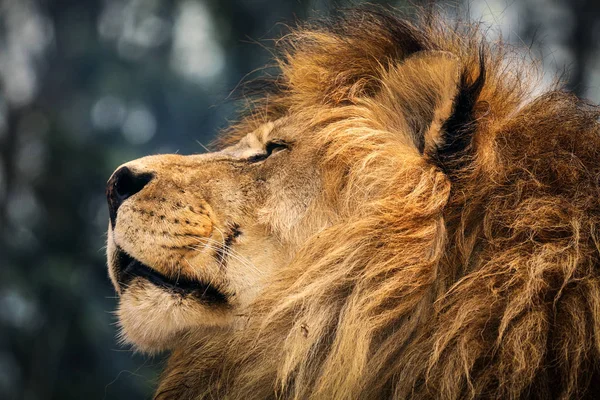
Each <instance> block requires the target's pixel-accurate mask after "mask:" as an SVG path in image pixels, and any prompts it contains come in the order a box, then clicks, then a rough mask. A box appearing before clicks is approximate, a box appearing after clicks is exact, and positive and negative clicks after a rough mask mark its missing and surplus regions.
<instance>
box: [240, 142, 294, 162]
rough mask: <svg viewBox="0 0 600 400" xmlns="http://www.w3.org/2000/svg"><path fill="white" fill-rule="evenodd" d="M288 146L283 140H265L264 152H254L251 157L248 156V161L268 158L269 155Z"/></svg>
mask: <svg viewBox="0 0 600 400" xmlns="http://www.w3.org/2000/svg"><path fill="white" fill-rule="evenodd" d="M288 148H289V145H288V144H287V143H285V142H279V141H277V142H275V141H273V142H267V144H266V145H265V152H264V153H261V154H256V155H254V156H252V157H249V158H248V162H258V161H263V160H266V159H267V158H269V157H270V156H271V155H273V154H276V153H279V152H280V151H283V150H286V149H288Z"/></svg>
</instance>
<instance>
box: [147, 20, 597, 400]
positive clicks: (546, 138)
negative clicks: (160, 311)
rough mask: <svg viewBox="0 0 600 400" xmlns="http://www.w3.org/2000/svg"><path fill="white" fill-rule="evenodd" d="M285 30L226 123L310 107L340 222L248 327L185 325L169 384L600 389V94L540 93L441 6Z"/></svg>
mask: <svg viewBox="0 0 600 400" xmlns="http://www.w3.org/2000/svg"><path fill="white" fill-rule="evenodd" d="M277 46H278V54H279V57H278V58H277V62H278V65H279V68H280V74H279V75H278V76H277V77H276V78H274V79H271V81H269V82H266V83H264V84H261V85H259V86H260V90H261V93H262V95H260V96H259V97H251V96H254V94H253V93H248V94H247V95H248V97H249V98H251V99H252V100H251V102H250V104H251V110H250V112H248V113H247V115H246V116H245V117H243V118H242V119H241V121H240V122H239V123H237V124H235V125H234V126H233V127H232V128H231V129H230V130H229V131H228V132H225V133H224V138H223V139H222V140H223V142H225V143H228V142H234V141H236V140H238V139H239V138H240V137H241V136H243V135H244V134H245V132H249V131H251V130H253V129H255V128H256V126H258V124H260V123H263V122H264V121H265V120H276V119H278V118H281V117H284V116H289V115H293V116H295V117H296V120H304V121H310V122H307V124H309V125H310V126H311V128H310V129H307V132H308V133H307V134H306V137H305V138H304V139H303V140H308V141H311V142H312V143H313V144H314V147H315V149H319V150H318V151H322V152H323V155H322V159H323V165H322V166H321V168H322V170H323V171H324V172H323V176H324V178H323V179H324V182H325V183H324V190H325V191H326V192H327V195H328V198H329V199H330V201H331V203H332V204H334V206H333V207H334V208H335V210H336V213H337V216H338V218H339V219H338V220H337V221H338V222H336V223H333V224H332V225H331V226H330V227H328V228H327V229H324V230H323V231H321V232H319V233H318V234H316V235H314V236H313V237H311V238H310V239H309V240H308V242H307V243H304V244H303V245H302V248H301V250H300V251H299V252H298V254H296V255H295V257H294V259H293V260H292V261H291V262H290V263H289V264H287V265H285V266H282V267H281V271H279V273H278V274H277V276H276V278H274V279H273V280H272V281H271V282H269V283H268V284H266V285H265V287H264V288H263V289H262V291H261V292H260V294H259V295H258V296H257V299H256V300H255V301H254V302H253V303H252V304H251V305H250V306H249V309H248V310H247V312H246V313H245V315H247V320H246V321H245V322H244V324H243V326H239V324H238V325H237V326H235V327H232V328H230V329H223V331H220V332H219V333H218V334H212V335H198V336H193V335H190V336H189V338H188V339H186V340H182V341H181V342H180V344H179V347H178V348H175V349H174V350H173V352H172V355H171V357H170V360H169V362H168V365H167V368H166V370H165V372H164V374H163V376H162V378H161V381H160V385H159V388H158V390H157V392H156V398H158V399H163V398H177V399H202V398H229V399H267V398H285V399H385V398H394V399H404V398H411V399H425V398H441V399H464V398H497V399H516V398H539V399H546V398H560V399H570V398H600V263H599V261H600V260H599V256H600V254H599V249H600V247H599V246H600V225H599V222H600V203H599V200H598V196H599V195H600V186H599V179H600V162H599V156H600V131H599V125H598V117H599V115H600V111H599V110H598V108H596V107H595V106H592V105H590V104H587V103H586V102H584V101H583V100H581V99H579V98H577V97H575V96H574V95H572V94H569V93H567V92H565V91H563V90H562V89H560V87H558V85H557V87H556V88H550V89H548V90H547V91H545V92H544V93H542V94H537V95H534V93H536V91H538V87H537V86H538V85H539V82H540V81H539V79H538V74H537V72H536V71H537V68H536V66H535V63H532V62H529V61H527V60H525V58H524V57H519V56H517V55H516V54H517V53H515V52H514V51H513V49H510V48H509V47H508V46H506V45H503V44H501V43H493V44H491V43H489V42H486V41H485V40H484V38H483V35H482V34H481V33H480V31H479V29H478V28H477V27H476V26H473V25H472V24H467V23H450V24H449V23H447V22H444V21H443V20H442V19H441V18H437V17H432V16H431V15H430V14H423V16H422V17H419V18H416V19H413V20H410V21H409V20H406V19H403V18H400V17H398V16H396V15H395V14H394V13H393V12H388V11H384V10H381V9H374V10H373V9H371V10H353V11H349V12H344V13H343V15H341V16H339V17H336V18H334V19H333V20H332V21H331V20H330V21H329V22H313V23H310V24H307V25H303V26H301V27H299V28H297V29H295V30H293V31H292V32H291V33H290V34H289V35H287V36H285V37H284V38H283V39H282V40H281V41H280V42H278V44H277ZM415 56H417V57H419V58H417V59H414V57H415ZM428 57H430V59H428ZM410 60H413V61H410ZM445 99H446V100H447V99H451V101H450V102H448V101H446V100H445ZM432 105H435V106H432ZM424 121H426V122H424ZM399 131H410V132H413V134H412V136H409V137H408V139H407V138H406V135H404V136H402V135H399V134H397V132H399ZM310 132H317V133H310ZM400 136H402V137H400ZM407 140H408V141H410V142H411V143H410V146H412V148H414V149H416V150H415V151H408V150H406V149H407V148H408V147H407V146H406V143H405V142H406V141H407ZM315 151H317V150H315ZM409 166H410V168H409Z"/></svg>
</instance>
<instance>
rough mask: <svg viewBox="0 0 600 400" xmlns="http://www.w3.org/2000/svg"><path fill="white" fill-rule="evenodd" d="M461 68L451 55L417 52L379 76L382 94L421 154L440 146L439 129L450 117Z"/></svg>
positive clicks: (455, 58)
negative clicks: (401, 118)
mask: <svg viewBox="0 0 600 400" xmlns="http://www.w3.org/2000/svg"><path fill="white" fill-rule="evenodd" d="M461 69H462V67H461V62H460V60H459V59H458V57H456V56H455V55H453V54H452V53H449V52H445V51H421V52H418V53H415V54H413V55H412V56H410V57H408V58H406V59H405V60H403V62H402V63H400V64H398V65H397V66H396V67H395V68H392V69H390V70H389V71H388V74H387V76H385V77H383V83H384V87H385V89H386V90H384V91H383V93H382V94H383V95H384V96H387V97H388V99H387V100H388V101H390V102H393V105H394V107H393V108H395V109H396V110H398V109H399V111H400V113H401V117H403V119H404V121H405V122H406V124H407V126H406V128H407V129H408V130H409V134H410V135H411V136H412V138H413V140H414V142H415V145H416V146H417V148H418V149H419V151H420V152H421V153H430V152H431V151H434V149H436V148H437V147H439V146H441V145H442V144H443V143H442V141H443V134H442V129H443V125H444V122H445V121H446V120H448V118H450V115H451V114H452V110H453V104H454V100H455V98H456V96H457V93H458V90H459V83H460V77H461ZM406 128H405V129H406Z"/></svg>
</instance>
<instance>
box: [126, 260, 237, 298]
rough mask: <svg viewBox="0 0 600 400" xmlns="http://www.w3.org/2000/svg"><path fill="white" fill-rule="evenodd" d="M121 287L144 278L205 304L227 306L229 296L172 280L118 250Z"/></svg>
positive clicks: (197, 284)
mask: <svg viewBox="0 0 600 400" xmlns="http://www.w3.org/2000/svg"><path fill="white" fill-rule="evenodd" d="M115 262H116V265H115V267H116V270H117V271H118V274H117V276H118V279H117V280H118V282H119V286H121V287H123V288H125V287H127V286H128V285H129V283H130V282H131V281H132V280H133V279H135V278H142V279H145V280H146V281H148V282H150V283H152V284H153V285H155V286H157V287H160V288H161V289H164V290H167V291H169V292H171V293H174V294H179V295H187V296H194V297H196V298H197V299H199V300H201V301H202V302H205V303H211V304H227V303H228V296H227V295H226V294H225V293H223V292H222V291H221V290H219V289H218V288H217V287H215V286H214V285H212V284H210V283H207V282H202V281H200V280H193V279H189V278H184V277H178V278H177V279H171V278H169V277H167V276H165V275H163V274H161V273H160V272H158V271H156V270H155V269H153V268H151V267H149V266H147V265H146V264H144V263H142V262H141V261H139V260H136V259H135V258H133V257H131V256H130V255H129V254H127V253H126V252H124V251H123V250H121V249H117V256H116V257H115Z"/></svg>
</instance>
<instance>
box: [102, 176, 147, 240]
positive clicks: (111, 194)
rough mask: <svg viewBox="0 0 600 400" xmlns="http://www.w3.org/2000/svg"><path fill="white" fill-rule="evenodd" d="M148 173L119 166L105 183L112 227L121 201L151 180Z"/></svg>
mask: <svg viewBox="0 0 600 400" xmlns="http://www.w3.org/2000/svg"><path fill="white" fill-rule="evenodd" d="M152 177H153V175H152V174H150V173H142V174H136V173H135V172H132V171H131V170H130V169H129V168H127V167H122V168H119V169H118V170H117V171H116V172H115V173H114V174H113V176H112V177H111V178H110V179H109V180H108V183H107V184H106V199H107V200H108V212H109V214H110V222H111V223H112V226H113V228H114V226H115V221H116V220H117V210H118V209H119V207H120V206H121V204H123V202H124V201H125V200H126V199H128V198H129V197H131V196H133V195H134V194H136V193H138V192H139V191H140V190H142V189H143V188H144V186H146V185H147V184H148V182H150V181H151V180H152Z"/></svg>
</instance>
